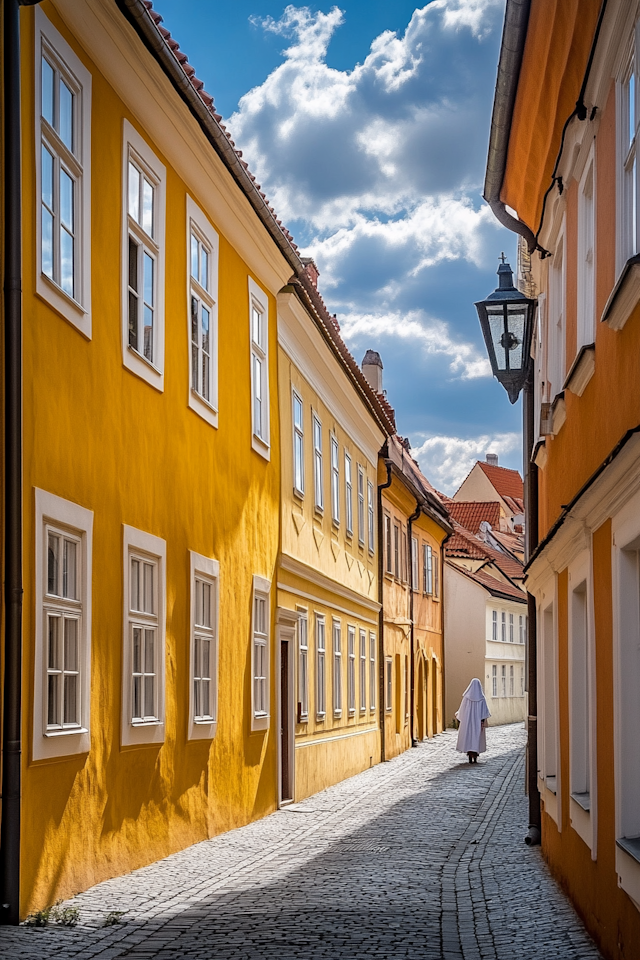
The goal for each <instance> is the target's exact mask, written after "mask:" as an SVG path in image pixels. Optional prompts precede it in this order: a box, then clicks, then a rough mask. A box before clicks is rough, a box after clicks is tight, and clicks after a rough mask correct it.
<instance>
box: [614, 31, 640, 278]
mask: <svg viewBox="0 0 640 960" xmlns="http://www.w3.org/2000/svg"><path fill="white" fill-rule="evenodd" d="M637 32H638V28H637V27H636V29H635V31H634V36H633V38H632V42H631V46H630V49H629V51H628V53H627V56H626V59H625V62H624V67H623V69H622V71H621V73H620V76H619V77H618V82H617V90H616V93H617V97H616V99H617V113H618V118H617V128H618V130H617V133H618V150H617V157H618V177H617V180H618V190H617V193H618V218H617V219H618V224H619V226H618V242H617V244H616V247H617V249H616V273H617V274H620V272H621V270H622V268H623V266H624V264H625V263H626V261H627V260H628V259H629V257H632V256H633V255H634V254H635V253H637V251H638V163H637V131H638V120H639V111H638V75H637V64H636V59H637Z"/></svg>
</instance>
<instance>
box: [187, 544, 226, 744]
mask: <svg viewBox="0 0 640 960" xmlns="http://www.w3.org/2000/svg"><path fill="white" fill-rule="evenodd" d="M190 562H191V651H190V663H191V669H190V675H191V685H190V691H189V696H190V703H189V718H190V719H189V739H190V740H204V739H210V738H211V737H213V736H215V732H216V725H217V720H218V577H219V572H220V566H219V564H218V561H217V560H212V559H211V558H210V557H203V556H201V555H200V554H199V553H194V552H193V550H192V551H190Z"/></svg>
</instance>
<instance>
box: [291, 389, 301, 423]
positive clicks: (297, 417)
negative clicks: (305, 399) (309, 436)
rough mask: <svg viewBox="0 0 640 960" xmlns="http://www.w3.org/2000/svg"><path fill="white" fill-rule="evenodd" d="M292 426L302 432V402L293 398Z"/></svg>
mask: <svg viewBox="0 0 640 960" xmlns="http://www.w3.org/2000/svg"><path fill="white" fill-rule="evenodd" d="M293 424H294V426H295V427H298V429H299V430H302V401H301V400H300V398H299V397H296V396H295V395H294V397H293Z"/></svg>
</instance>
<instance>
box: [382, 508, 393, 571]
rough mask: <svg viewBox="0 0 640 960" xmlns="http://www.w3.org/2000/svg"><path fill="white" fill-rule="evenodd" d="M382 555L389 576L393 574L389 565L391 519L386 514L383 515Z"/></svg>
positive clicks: (390, 564)
mask: <svg viewBox="0 0 640 960" xmlns="http://www.w3.org/2000/svg"><path fill="white" fill-rule="evenodd" d="M384 555H385V568H386V572H387V573H389V574H391V573H393V566H392V563H391V517H390V516H389V515H388V514H386V513H385V515H384Z"/></svg>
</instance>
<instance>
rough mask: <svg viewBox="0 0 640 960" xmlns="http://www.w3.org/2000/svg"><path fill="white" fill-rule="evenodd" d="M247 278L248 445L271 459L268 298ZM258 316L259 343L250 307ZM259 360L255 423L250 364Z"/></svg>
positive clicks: (252, 365) (253, 375)
mask: <svg viewBox="0 0 640 960" xmlns="http://www.w3.org/2000/svg"><path fill="white" fill-rule="evenodd" d="M248 280H249V347H250V363H251V446H252V448H253V449H254V450H255V452H256V453H259V454H260V456H261V457H264V459H265V460H270V459H271V432H270V431H271V427H270V423H271V414H270V409H269V408H270V393H269V298H268V296H267V294H266V293H265V291H264V290H263V289H262V287H259V286H258V284H257V283H256V282H255V280H254V279H253V278H252V277H249V278H248ZM254 309H255V310H257V311H258V313H259V314H260V316H261V317H262V323H261V325H260V341H261V342H260V343H258V342H257V341H256V340H254V339H253V311H254ZM256 361H260V362H261V364H262V366H263V368H264V381H263V384H264V390H263V393H264V396H263V397H261V398H260V400H261V406H260V411H261V417H260V423H259V424H257V423H256V417H255V401H256V393H255V390H256V385H255V374H254V364H255V363H256Z"/></svg>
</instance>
